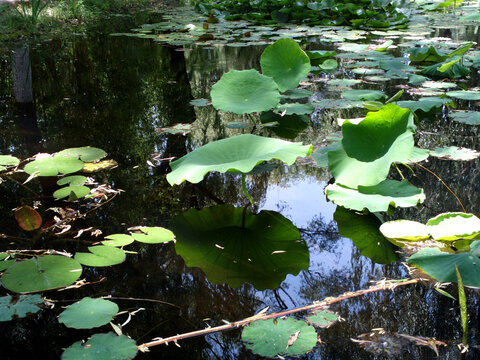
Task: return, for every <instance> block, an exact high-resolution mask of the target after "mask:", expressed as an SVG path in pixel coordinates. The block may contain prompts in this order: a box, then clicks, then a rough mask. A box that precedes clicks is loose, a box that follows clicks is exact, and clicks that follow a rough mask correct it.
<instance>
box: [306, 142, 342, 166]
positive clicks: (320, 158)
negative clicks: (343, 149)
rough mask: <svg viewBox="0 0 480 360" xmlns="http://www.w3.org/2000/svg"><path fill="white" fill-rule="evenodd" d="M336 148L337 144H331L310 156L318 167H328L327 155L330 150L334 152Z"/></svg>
mask: <svg viewBox="0 0 480 360" xmlns="http://www.w3.org/2000/svg"><path fill="white" fill-rule="evenodd" d="M337 146H338V143H333V144H331V145H328V146H325V147H322V148H320V149H318V150H316V151H315V152H313V153H312V154H311V156H312V158H313V159H314V160H315V162H316V163H317V166H319V167H327V166H328V153H329V152H330V151H332V150H335V149H336V148H337Z"/></svg>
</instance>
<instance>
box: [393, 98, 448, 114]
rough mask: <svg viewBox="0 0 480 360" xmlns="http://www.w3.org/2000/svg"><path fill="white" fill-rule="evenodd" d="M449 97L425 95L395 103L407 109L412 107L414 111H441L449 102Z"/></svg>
mask: <svg viewBox="0 0 480 360" xmlns="http://www.w3.org/2000/svg"><path fill="white" fill-rule="evenodd" d="M448 102H449V100H448V99H443V98H439V97H425V98H421V99H419V100H416V101H414V100H404V101H397V102H395V105H398V106H400V107H402V108H405V109H410V110H412V111H418V110H421V111H423V112H425V113H428V112H430V111H432V110H433V111H441V109H442V106H443V105H444V104H446V103H448Z"/></svg>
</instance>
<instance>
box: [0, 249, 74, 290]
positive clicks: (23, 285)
mask: <svg viewBox="0 0 480 360" xmlns="http://www.w3.org/2000/svg"><path fill="white" fill-rule="evenodd" d="M81 274H82V266H81V265H80V264H79V263H78V262H77V261H76V260H74V259H71V258H68V257H65V256H58V255H48V256H42V257H38V258H33V259H29V260H25V261H20V262H17V263H15V264H14V265H12V266H10V267H9V268H8V269H7V270H6V271H5V272H4V274H3V276H2V283H3V286H5V287H6V288H7V289H8V290H10V291H14V292H17V293H27V292H37V291H46V290H52V289H57V288H61V287H64V286H68V285H70V284H72V283H73V282H74V281H76V280H77V279H78V278H79V277H80V275H81Z"/></svg>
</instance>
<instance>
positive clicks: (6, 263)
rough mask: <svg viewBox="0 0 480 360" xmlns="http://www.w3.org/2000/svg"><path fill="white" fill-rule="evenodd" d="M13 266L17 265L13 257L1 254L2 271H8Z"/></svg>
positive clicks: (0, 264)
mask: <svg viewBox="0 0 480 360" xmlns="http://www.w3.org/2000/svg"><path fill="white" fill-rule="evenodd" d="M13 264H15V259H12V255H10V254H7V253H0V271H3V270H5V269H7V268H8V267H10V266H12V265H13Z"/></svg>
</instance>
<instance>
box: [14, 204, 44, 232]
mask: <svg viewBox="0 0 480 360" xmlns="http://www.w3.org/2000/svg"><path fill="white" fill-rule="evenodd" d="M15 220H17V222H18V225H20V227H21V228H22V229H23V230H25V231H32V230H36V229H38V228H39V227H40V226H42V217H41V216H40V214H39V213H38V211H37V210H35V209H34V208H32V207H31V206H28V205H24V206H21V207H19V208H18V209H16V210H15Z"/></svg>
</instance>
